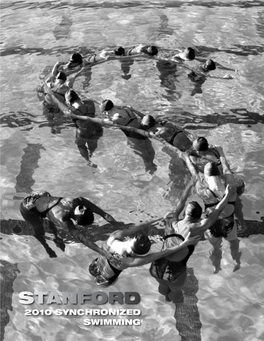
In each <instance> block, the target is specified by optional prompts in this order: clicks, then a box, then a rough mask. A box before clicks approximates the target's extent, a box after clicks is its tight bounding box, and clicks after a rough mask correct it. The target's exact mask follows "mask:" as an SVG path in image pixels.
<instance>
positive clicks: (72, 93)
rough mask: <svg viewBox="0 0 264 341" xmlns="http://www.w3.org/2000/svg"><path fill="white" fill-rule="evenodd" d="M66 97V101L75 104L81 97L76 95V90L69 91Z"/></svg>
mask: <svg viewBox="0 0 264 341" xmlns="http://www.w3.org/2000/svg"><path fill="white" fill-rule="evenodd" d="M64 96H65V100H66V101H67V102H69V103H73V102H75V101H77V100H78V99H80V97H79V96H78V95H77V94H76V92H75V91H74V90H69V91H67V92H66V94H65V95H64Z"/></svg>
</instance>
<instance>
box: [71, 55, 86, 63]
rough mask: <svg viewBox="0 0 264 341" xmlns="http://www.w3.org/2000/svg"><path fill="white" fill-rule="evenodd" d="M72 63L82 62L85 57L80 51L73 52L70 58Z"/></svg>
mask: <svg viewBox="0 0 264 341" xmlns="http://www.w3.org/2000/svg"><path fill="white" fill-rule="evenodd" d="M70 62H71V63H76V64H82V62H83V59H82V56H81V55H80V53H73V54H72V55H71V58H70Z"/></svg>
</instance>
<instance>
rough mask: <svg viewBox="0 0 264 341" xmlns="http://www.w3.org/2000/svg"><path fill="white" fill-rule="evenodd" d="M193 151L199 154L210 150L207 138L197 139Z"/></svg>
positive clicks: (200, 137)
mask: <svg viewBox="0 0 264 341" xmlns="http://www.w3.org/2000/svg"><path fill="white" fill-rule="evenodd" d="M192 146H193V149H194V150H196V151H197V152H198V154H199V153H203V152H206V151H207V150H208V147H209V145H208V141H207V140H206V138H205V137H203V136H199V137H197V139H195V140H194V141H193V145H192Z"/></svg>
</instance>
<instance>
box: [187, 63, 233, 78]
mask: <svg viewBox="0 0 264 341" xmlns="http://www.w3.org/2000/svg"><path fill="white" fill-rule="evenodd" d="M215 69H216V64H215V62H214V61H213V60H212V59H207V60H206V62H205V63H204V64H202V65H199V66H198V67H195V68H193V69H191V73H189V74H188V77H189V78H190V79H191V80H192V81H194V82H197V81H203V80H204V79H206V78H208V77H210V78H217V79H233V77H232V76H231V75H229V74H228V75H225V76H217V75H211V74H209V72H210V71H213V70H215Z"/></svg>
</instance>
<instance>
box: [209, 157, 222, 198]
mask: <svg viewBox="0 0 264 341" xmlns="http://www.w3.org/2000/svg"><path fill="white" fill-rule="evenodd" d="M204 177H205V180H206V182H207V185H208V187H209V189H210V190H211V191H213V192H215V191H220V192H224V191H225V184H224V182H223V181H222V176H221V173H220V171H219V168H218V167H217V164H216V163H215V162H208V163H207V164H206V165H205V166H204Z"/></svg>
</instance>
